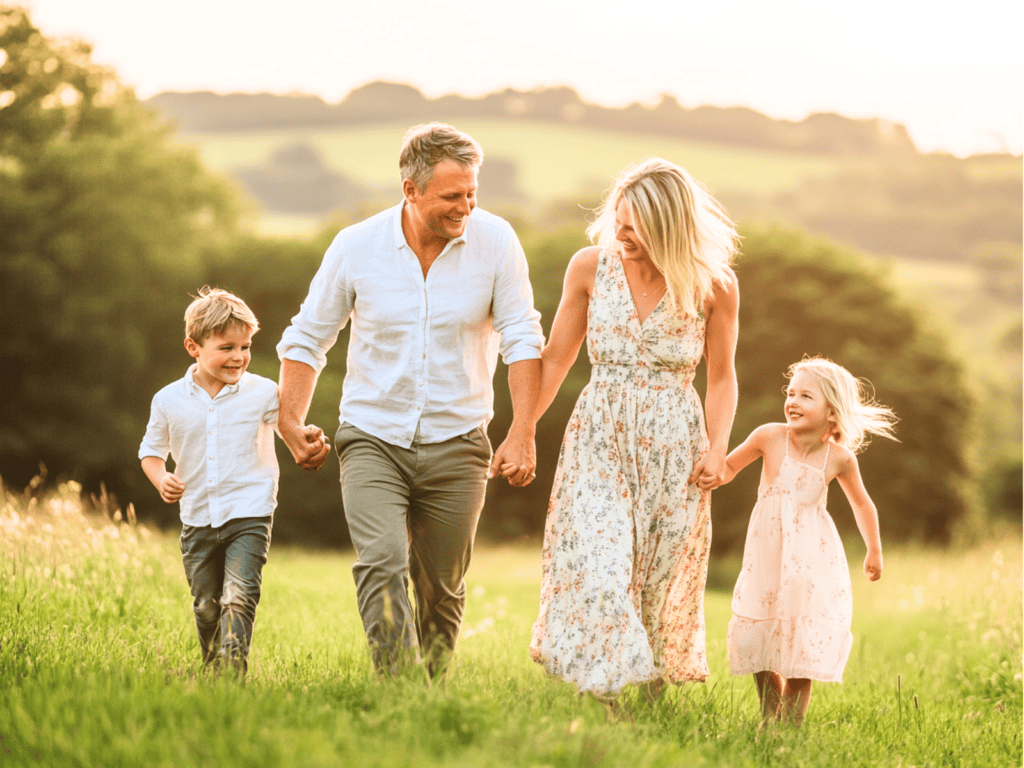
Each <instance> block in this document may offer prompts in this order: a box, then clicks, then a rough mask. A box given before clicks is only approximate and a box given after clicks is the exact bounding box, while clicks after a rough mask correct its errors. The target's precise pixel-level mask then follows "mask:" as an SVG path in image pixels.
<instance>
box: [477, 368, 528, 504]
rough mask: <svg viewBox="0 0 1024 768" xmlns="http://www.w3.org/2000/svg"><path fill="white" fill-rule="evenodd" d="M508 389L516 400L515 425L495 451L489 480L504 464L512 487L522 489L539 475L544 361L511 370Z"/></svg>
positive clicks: (513, 399) (514, 409)
mask: <svg viewBox="0 0 1024 768" xmlns="http://www.w3.org/2000/svg"><path fill="white" fill-rule="evenodd" d="M508 389H509V394H510V395H511V397H512V426H510V427H509V429H508V435H507V436H506V437H505V439H504V441H502V443H501V445H499V446H498V450H496V451H495V452H494V458H493V459H492V460H491V468H490V469H489V470H488V472H487V476H488V477H494V476H495V475H497V474H498V472H499V471H500V469H501V467H502V465H508V466H509V470H508V472H507V473H502V474H503V475H504V476H505V477H506V478H507V479H508V482H509V485H514V486H516V487H519V488H522V487H523V486H527V485H529V484H530V483H532V482H533V478H534V477H535V476H536V473H537V445H536V442H535V441H534V437H535V435H536V432H537V419H536V415H535V413H536V410H537V394H538V393H539V392H540V360H539V359H537V360H520V361H518V362H516V363H511V364H510V365H509V367H508Z"/></svg>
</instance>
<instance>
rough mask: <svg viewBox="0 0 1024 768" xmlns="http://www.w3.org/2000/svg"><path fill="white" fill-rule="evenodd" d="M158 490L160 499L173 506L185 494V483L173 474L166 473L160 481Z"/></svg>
mask: <svg viewBox="0 0 1024 768" xmlns="http://www.w3.org/2000/svg"><path fill="white" fill-rule="evenodd" d="M158 490H159V491H160V498H161V499H163V500H164V501H166V502H167V503H168V504H173V503H174V502H176V501H177V500H178V499H180V498H181V496H182V494H183V493H185V483H183V482H182V481H181V478H179V477H178V476H177V475H176V474H174V473H173V472H168V473H167V474H166V475H164V476H163V477H162V478H161V479H160V485H159V487H158Z"/></svg>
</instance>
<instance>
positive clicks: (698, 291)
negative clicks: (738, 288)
mask: <svg viewBox="0 0 1024 768" xmlns="http://www.w3.org/2000/svg"><path fill="white" fill-rule="evenodd" d="M623 200H625V201H626V205H627V206H629V210H630V212H631V213H632V215H633V223H634V225H635V229H636V233H637V236H638V237H639V238H640V241H641V242H642V243H643V244H644V246H645V247H646V249H647V252H648V253H649V254H650V256H651V260H652V261H653V262H654V265H655V266H656V267H657V268H658V269H659V270H660V271H661V273H662V274H663V275H664V276H665V283H666V285H667V292H668V299H669V306H670V307H671V308H672V310H673V311H674V312H676V313H677V314H680V315H684V316H688V315H696V314H698V313H699V312H700V311H701V310H702V309H703V308H704V302H705V300H706V299H707V298H708V297H709V296H710V295H711V293H712V291H713V290H714V284H715V283H716V282H718V283H722V284H724V285H728V284H729V283H730V282H731V281H732V279H733V278H732V270H730V269H729V264H730V263H731V262H732V260H733V258H734V257H735V255H736V244H737V242H738V240H739V237H738V235H737V234H736V227H735V225H734V224H733V223H732V221H730V219H729V217H728V216H727V215H726V213H725V211H724V210H723V209H722V207H721V206H720V205H719V204H718V202H717V201H716V200H715V198H714V197H712V196H711V193H710V192H708V190H707V189H706V188H705V187H704V186H703V185H702V184H701V183H699V182H698V181H696V180H695V179H694V178H693V177H692V176H691V175H690V174H689V173H687V171H686V170H685V169H684V168H681V167H679V166H678V165H676V164H675V163H672V162H669V161H668V160H664V159H662V158H660V157H652V158H648V159H646V160H641V161H640V162H637V163H634V164H633V165H630V166H627V167H626V168H625V169H623V171H622V172H621V173H620V174H619V177H618V178H617V179H616V180H615V185H614V186H613V187H612V188H611V191H609V193H608V195H607V196H606V197H605V199H604V201H603V202H602V203H601V207H600V208H599V209H598V215H597V219H596V220H595V221H594V223H593V224H591V225H590V226H589V227H588V228H587V235H588V236H589V237H590V239H591V242H597V243H598V244H599V245H600V246H601V247H602V248H605V249H613V248H614V247H615V231H616V225H615V209H616V208H617V207H618V205H619V203H620V202H621V201H623Z"/></svg>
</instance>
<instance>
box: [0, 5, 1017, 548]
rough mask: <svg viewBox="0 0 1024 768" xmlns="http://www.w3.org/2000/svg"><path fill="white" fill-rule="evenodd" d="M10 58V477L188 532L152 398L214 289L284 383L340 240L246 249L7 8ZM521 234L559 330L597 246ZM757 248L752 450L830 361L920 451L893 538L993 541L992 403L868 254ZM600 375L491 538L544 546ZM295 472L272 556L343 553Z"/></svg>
mask: <svg viewBox="0 0 1024 768" xmlns="http://www.w3.org/2000/svg"><path fill="white" fill-rule="evenodd" d="M0 50H3V52H4V58H3V63H2V64H0V94H4V93H13V94H14V97H13V99H11V97H7V99H8V103H7V104H6V105H5V106H4V107H3V108H0V387H2V393H3V396H2V398H0V476H2V477H3V479H4V482H5V483H6V484H7V485H8V486H13V487H24V486H25V485H27V484H28V483H29V481H30V480H31V478H32V477H33V475H35V474H36V473H37V472H38V471H39V466H40V464H42V465H45V467H46V468H47V470H48V472H49V476H50V478H67V477H70V478H75V479H77V480H79V481H81V482H82V483H83V484H84V485H85V487H86V489H87V491H92V492H94V493H98V492H99V490H100V488H101V487H103V488H105V489H106V490H107V491H108V492H110V493H113V494H115V495H116V496H117V498H118V500H119V502H120V503H121V504H122V505H124V504H127V503H128V502H131V503H133V504H134V505H135V507H136V509H137V512H138V515H139V517H140V519H143V520H150V521H153V522H155V523H158V524H161V525H168V526H173V525H176V523H177V517H176V515H177V511H176V508H175V507H169V506H167V505H164V504H163V503H162V502H160V501H159V499H158V497H157V494H156V492H155V491H154V489H153V488H152V487H150V486H149V484H148V482H147V481H146V479H145V477H144V476H143V475H142V472H141V470H140V468H139V464H138V461H137V459H136V455H137V448H138V444H139V441H140V439H141V436H142V434H143V431H144V429H145V424H146V420H147V418H148V413H149V410H148V409H149V402H150V399H151V397H152V395H153V393H154V392H156V391H157V390H158V389H159V388H160V387H162V386H163V385H164V384H166V383H168V382H170V381H172V380H174V379H176V378H179V377H180V376H182V375H183V373H184V371H185V369H186V367H187V366H188V364H189V363H190V362H191V360H190V358H188V356H187V355H186V354H185V352H184V350H183V348H182V337H183V333H184V332H183V321H182V314H183V311H184V308H185V306H186V305H187V303H188V301H189V298H190V295H191V294H194V293H195V292H196V290H197V289H198V288H199V287H200V286H202V285H204V284H210V285H217V286H220V287H223V288H226V289H229V290H232V291H234V292H236V293H237V294H239V295H240V296H242V297H243V298H244V299H245V300H246V301H247V302H248V303H249V304H250V306H251V307H252V308H253V310H254V311H255V312H256V314H257V316H258V317H259V318H260V322H261V326H262V330H261V332H260V333H259V334H258V335H257V336H256V338H255V346H254V355H253V361H252V365H251V370H253V371H254V372H256V373H260V374H262V375H266V376H268V377H271V378H276V375H277V368H278V362H277V359H276V356H275V354H274V346H275V344H276V342H277V340H278V339H279V338H280V335H281V332H282V331H283V329H284V328H285V327H286V326H287V324H288V322H289V320H290V317H291V316H292V315H293V314H294V313H295V311H297V309H298V306H299V304H300V302H301V300H302V298H303V297H304V296H305V293H306V290H307V288H308V285H309V281H310V279H311V277H312V275H313V273H314V272H315V270H316V268H317V266H318V265H319V261H320V258H321V256H322V254H323V252H324V250H325V249H326V246H327V244H328V243H329V240H330V238H331V237H332V236H333V234H334V229H333V228H328V229H325V230H324V231H323V232H322V233H321V234H320V235H318V236H316V237H312V238H308V239H294V240H281V239H272V238H266V237H260V236H257V235H254V234H252V233H250V232H247V231H246V230H245V229H244V227H243V226H242V223H241V222H242V221H243V219H242V218H241V214H242V213H243V212H244V204H243V203H242V202H241V201H240V199H239V197H238V196H237V192H236V191H235V190H234V189H233V187H232V186H231V185H230V184H229V183H228V182H227V181H226V180H225V179H223V178H220V177H217V176H214V175H211V174H210V173H209V172H208V171H207V170H205V169H204V168H203V166H202V165H201V163H200V162H199V161H198V159H197V157H196V154H195V152H194V151H192V150H189V149H185V148H182V147H181V146H180V145H179V144H177V143H176V142H175V141H173V135H172V134H171V132H170V130H169V128H168V127H167V124H166V123H165V122H164V121H163V119H162V118H160V117H158V116H157V115H156V114H155V113H153V112H152V111H151V110H149V109H147V108H145V106H144V105H142V104H141V103H140V102H139V101H138V100H137V99H136V98H135V96H134V94H133V93H132V92H131V91H130V89H126V88H124V87H123V86H121V85H120V84H119V83H118V81H117V79H116V77H115V76H114V75H113V74H112V73H110V72H107V71H105V70H103V69H102V68H100V67H97V66H96V65H95V64H93V63H92V62H91V61H90V58H89V51H88V48H87V46H84V45H81V44H75V43H58V42H54V41H51V40H47V39H46V38H45V37H44V36H43V35H42V34H41V33H40V32H39V31H38V30H37V29H36V28H35V27H34V26H33V25H32V23H31V21H30V19H29V18H28V16H27V14H26V12H25V11H23V10H21V9H12V8H4V7H0ZM396 151H397V148H396ZM396 195H397V192H396ZM516 225H517V228H518V231H519V232H520V235H521V238H522V240H523V244H524V247H525V249H526V252H527V255H528V258H529V262H530V268H531V277H532V280H533V284H534V287H535V293H536V303H537V306H538V309H540V311H541V312H542V314H543V317H544V323H545V327H546V328H547V327H549V324H550V321H551V318H552V317H553V316H554V310H555V307H556V306H557V302H558V298H559V294H560V290H561V283H562V276H563V273H564V269H565V265H566V263H567V261H568V259H569V257H570V256H571V254H572V253H573V252H574V251H575V250H576V249H577V248H579V247H580V246H582V245H583V244H584V240H583V234H582V227H579V226H575V225H574V226H570V227H562V228H555V229H551V228H541V227H538V226H531V225H530V224H529V223H528V222H516ZM744 236H745V239H744V242H743V246H742V257H741V258H740V260H739V262H738V263H737V272H738V274H739V276H740V282H741V290H742V295H743V300H742V309H741V318H740V322H741V330H740V348H739V352H738V356H737V367H738V373H739V377H740V393H741V394H740V398H741V399H740V410H739V414H738V417H737V422H736V427H735V429H734V434H733V443H734V444H735V443H736V442H738V441H739V440H740V439H742V438H743V437H744V436H745V435H746V433H747V432H748V431H749V430H750V429H751V428H753V426H756V425H757V424H760V423H763V422H765V421H772V420H779V419H780V418H781V408H782V387H783V385H784V383H785V382H784V379H783V376H782V374H783V372H784V371H785V370H786V368H787V367H788V366H789V364H790V363H792V362H795V361H796V360H798V359H800V358H801V357H802V356H803V355H805V354H824V355H827V356H829V357H831V358H833V359H835V360H836V361H837V362H839V363H841V364H843V365H846V366H847V367H849V368H850V369H851V370H852V371H854V372H855V373H856V374H857V375H859V376H864V377H866V378H868V379H870V380H871V381H872V382H873V383H874V385H875V388H876V392H877V396H878V398H879V399H880V400H881V401H882V402H885V403H887V404H889V405H891V406H892V407H894V408H895V410H896V412H897V413H898V414H899V415H900V417H901V424H900V427H899V436H900V440H901V442H900V443H898V444H896V443H889V442H887V441H881V440H880V441H877V443H876V444H875V445H874V446H872V447H871V448H870V449H869V451H868V452H867V453H866V454H865V456H864V459H863V472H864V475H865V477H866V478H867V482H868V484H869V487H870V489H871V492H872V495H873V497H874V498H875V501H876V502H877V504H878V506H879V508H880V510H881V511H882V530H883V536H886V537H889V538H891V539H897V540H920V541H931V542H942V541H947V540H949V538H950V537H951V536H952V535H953V532H954V530H955V529H956V527H957V526H958V525H959V524H961V523H965V522H967V523H971V522H972V521H973V523H974V524H978V522H979V521H980V520H982V519H983V518H982V517H980V516H981V515H982V514H983V511H982V509H981V507H980V506H979V505H978V503H977V501H976V495H977V494H976V491H977V485H976V480H977V468H976V467H974V466H973V465H972V462H971V446H972V444H973V441H974V439H975V436H974V435H973V434H972V429H973V425H974V424H975V411H976V404H975V400H974V396H973V393H972V389H971V387H970V383H969V382H968V381H967V379H966V376H965V374H964V370H963V367H962V366H961V364H960V363H959V361H958V360H957V359H956V358H955V357H954V356H953V355H951V354H950V352H949V350H948V349H947V345H946V343H945V341H944V339H943V338H941V337H940V336H938V335H936V334H934V333H932V332H930V331H929V330H928V329H927V327H926V324H925V323H924V322H922V320H921V319H920V317H919V316H918V315H917V314H916V312H915V311H914V310H913V309H912V308H910V307H908V306H907V305H905V304H904V303H903V301H902V299H901V298H900V297H899V296H898V295H896V294H895V293H894V291H893V289H892V287H891V286H890V285H889V283H888V281H887V279H886V278H885V276H884V274H882V273H881V272H879V271H878V269H877V268H876V267H873V266H870V265H869V263H868V262H867V261H865V260H864V259H863V258H861V257H860V256H858V255H857V254H856V253H854V252H852V251H850V250H847V249H844V248H841V247H839V246H837V245H835V244H832V243H829V242H825V241H819V240H815V239H812V238H810V237H808V236H807V235H805V234H803V233H800V232H797V231H786V230H773V229H750V228H748V229H746V230H745V231H744ZM344 343H345V338H344V335H343V337H342V338H341V339H340V340H339V346H338V347H336V348H335V350H334V351H333V353H332V354H331V355H330V357H329V364H328V367H327V369H326V370H325V371H324V373H323V374H322V375H321V378H320V382H319V385H318V388H317V392H316V396H315V398H314V402H313V406H312V408H311V412H310V420H311V421H313V422H315V423H318V424H320V425H321V426H322V427H324V429H325V430H326V431H328V433H333V430H334V428H335V427H336V426H337V408H338V402H339V399H340V393H341V385H342V380H343V377H344V353H343V351H342V350H343V345H344ZM587 374H588V363H587V360H586V359H585V354H584V355H581V359H580V360H579V361H577V364H576V366H575V367H574V368H573V370H572V372H571V373H570V376H569V377H568V379H567V381H566V383H565V385H564V386H563V388H562V391H561V392H560V393H559V396H558V398H557V399H556V401H555V403H554V404H553V406H552V407H551V409H550V411H549V412H548V413H547V415H546V416H545V417H544V418H543V419H542V421H541V422H540V425H539V427H538V435H537V444H538V458H539V462H538V463H539V469H538V477H537V480H536V481H535V482H534V484H533V485H532V486H530V487H529V488H528V489H526V490H514V489H510V488H508V487H506V486H505V485H504V484H502V483H492V484H491V487H490V489H489V495H488V499H487V505H486V508H485V512H484V517H483V520H482V522H481V533H482V535H483V536H484V537H485V538H490V539H495V540H510V539H516V538H519V537H524V536H525V537H537V536H539V534H540V532H541V530H542V527H543V520H544V516H545V513H546V507H547V491H548V489H549V488H550V481H551V475H552V474H553V472H554V466H555V463H556V461H557V454H558V447H559V444H560V442H561V435H562V431H563V429H564V426H565V423H566V421H567V419H568V415H569V412H570V411H571V408H572V406H573V403H574V401H575V398H576V396H577V395H578V393H579V391H580V389H581V388H582V387H583V386H584V385H585V383H586V379H587ZM496 390H497V398H496V406H497V407H496V415H495V418H494V420H493V422H492V424H491V435H492V439H493V440H495V441H497V440H498V439H500V437H501V436H502V435H503V434H504V431H505V430H506V429H507V425H508V423H509V421H510V418H511V413H510V407H509V401H508V395H507V392H506V391H505V384H504V380H503V374H502V373H501V372H499V374H498V375H497V377H496ZM279 457H280V459H281V463H282V479H281V492H280V497H279V498H280V504H279V509H278V514H277V517H276V521H275V539H276V540H278V541H292V542H302V543H304V544H307V545H322V546H345V545H346V544H347V536H346V533H345V524H344V518H343V513H342V510H341V501H340V494H339V492H338V485H337V482H338V480H337V464H336V462H329V463H328V465H327V466H326V467H325V469H324V470H322V471H321V472H320V473H317V474H315V475H310V474H307V473H303V472H302V471H301V470H298V469H297V468H295V467H294V466H293V465H292V464H291V460H290V456H289V454H288V453H287V451H286V450H285V449H284V448H283V446H281V445H280V444H279ZM1017 467H1018V469H1019V463H1018V465H1017ZM755 475H756V473H753V472H747V473H746V474H745V476H741V478H740V479H739V480H737V481H736V482H735V483H734V484H732V485H730V486H728V487H726V488H724V489H722V490H720V491H716V495H715V502H714V513H713V514H714V525H715V546H716V548H719V549H720V550H721V549H735V548H737V547H739V546H741V545H742V534H743V531H745V530H746V514H748V513H749V509H750V507H751V506H752V503H753V499H754V494H755V488H754V486H755V485H756V477H755ZM835 500H836V502H839V501H840V500H839V498H838V497H836V499H835ZM837 509H838V510H840V511H839V513H838V514H837V518H838V521H839V524H840V526H841V527H845V528H850V526H851V525H852V518H851V517H850V516H849V515H843V514H842V511H841V506H840V504H838V503H837ZM1016 513H1017V514H1019V509H1018V510H1017V512H1016Z"/></svg>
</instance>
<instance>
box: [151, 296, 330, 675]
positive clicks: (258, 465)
mask: <svg viewBox="0 0 1024 768" xmlns="http://www.w3.org/2000/svg"><path fill="white" fill-rule="evenodd" d="M258 330H259V323H258V322H257V321H256V316H255V315H254V314H253V313H252V310H250V309H249V307H247V306H246V305H245V302H243V301H242V300H241V299H239V298H238V297H237V296H234V295H232V294H230V293H228V292H227V291H222V290H220V289H217V288H213V289H211V288H209V287H204V288H203V289H202V290H200V291H199V296H198V298H196V299H195V301H193V302H192V303H191V304H190V305H189V307H188V309H187V310H186V312H185V349H186V350H187V351H188V353H189V354H190V355H191V356H192V357H193V358H195V363H194V364H193V365H192V366H191V367H189V369H188V372H187V373H186V374H185V377H184V378H183V379H179V380H178V381H175V382H174V383H173V384H169V385H168V386H166V387H164V388H163V389H161V390H160V391H159V392H157V394H156V396H155V397H154V398H153V405H152V409H151V413H150V418H149V425H148V426H147V427H146V436H145V437H144V438H143V440H142V445H141V446H140V447H139V458H140V459H141V460H142V469H143V471H144V472H145V473H146V476H147V477H149V479H150V481H152V483H153V485H154V486H156V488H157V490H158V491H160V497H161V498H162V499H163V500H164V501H165V502H167V503H168V504H173V503H174V502H176V501H178V502H180V505H181V506H180V511H181V522H182V530H181V556H182V561H183V563H184V565H185V576H186V577H187V578H188V583H189V586H190V587H191V589H192V597H193V603H192V609H193V610H194V612H195V616H196V628H197V629H198V632H199V645H200V649H201V651H202V655H203V661H204V662H205V663H206V664H207V665H209V664H211V663H212V662H214V661H216V660H217V659H218V656H222V657H223V658H224V659H225V660H226V661H228V663H230V664H232V665H233V666H234V667H235V668H236V669H237V670H238V671H239V673H240V674H242V675H244V674H245V672H246V670H247V668H248V664H247V661H246V659H247V657H248V655H249V644H250V642H251V641H252V628H253V622H254V620H255V617H256V605H257V604H258V603H259V601H260V586H261V583H262V571H263V566H264V565H265V564H266V562H267V551H268V549H269V548H270V530H271V525H272V523H273V514H274V508H275V507H276V506H277V483H278V467H277V457H276V456H275V454H274V435H273V432H274V431H275V430H276V428H277V412H278V397H277V385H276V384H275V383H274V382H273V381H271V380H270V379H266V378H264V377H262V376H257V375H256V374H253V373H246V368H247V367H248V366H249V359H250V348H251V346H252V337H253V334H254V333H256V331H258ZM306 438H307V440H308V441H309V442H310V443H316V444H318V445H320V444H322V445H323V446H326V440H324V438H323V432H322V431H321V430H320V429H319V428H318V427H310V428H308V429H307V430H306ZM168 453H169V454H170V455H171V457H172V458H173V459H174V462H175V471H174V472H169V471H168V470H167V467H166V464H165V462H166V460H167V455H168Z"/></svg>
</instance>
